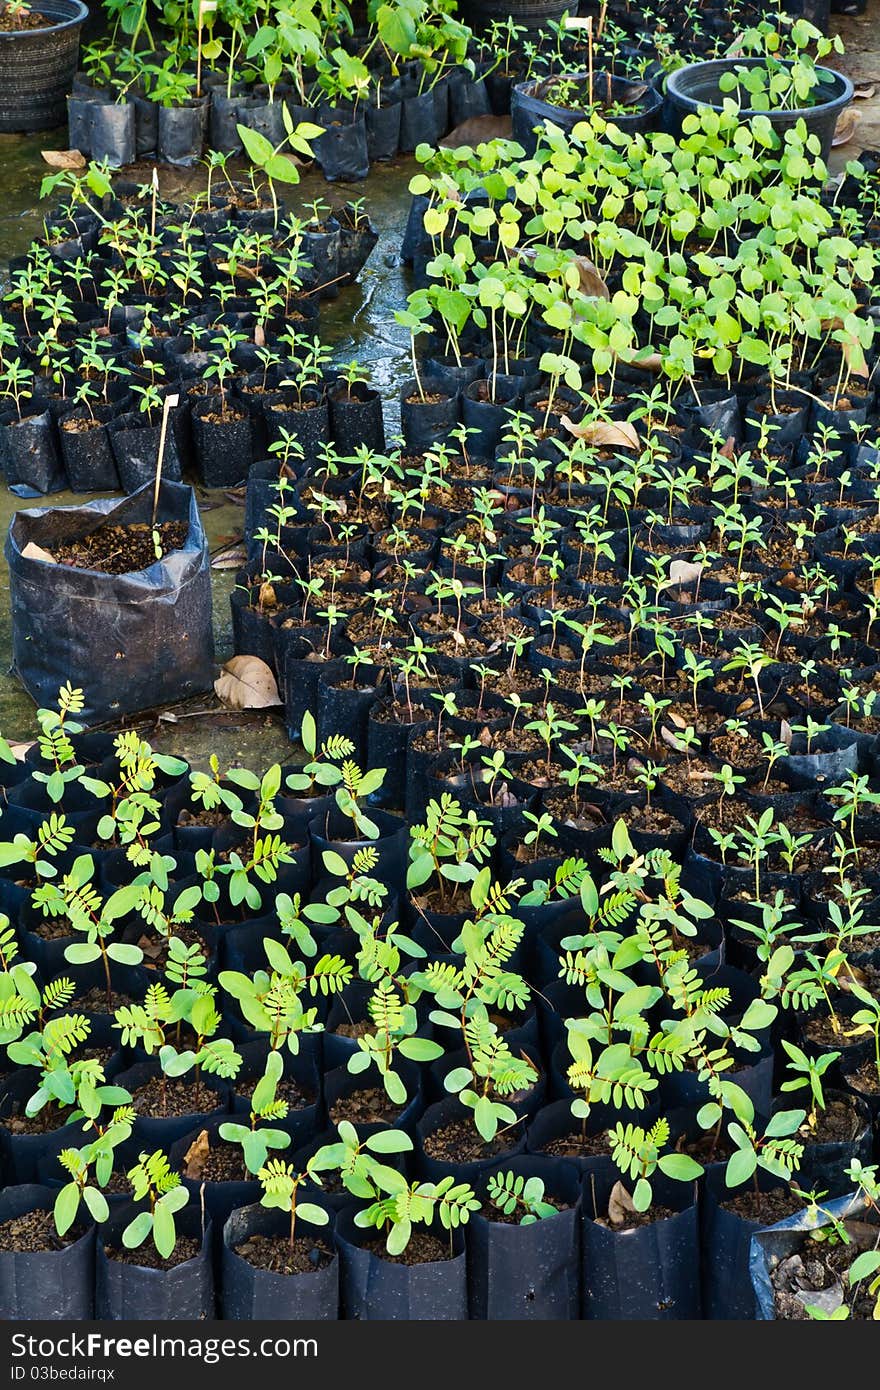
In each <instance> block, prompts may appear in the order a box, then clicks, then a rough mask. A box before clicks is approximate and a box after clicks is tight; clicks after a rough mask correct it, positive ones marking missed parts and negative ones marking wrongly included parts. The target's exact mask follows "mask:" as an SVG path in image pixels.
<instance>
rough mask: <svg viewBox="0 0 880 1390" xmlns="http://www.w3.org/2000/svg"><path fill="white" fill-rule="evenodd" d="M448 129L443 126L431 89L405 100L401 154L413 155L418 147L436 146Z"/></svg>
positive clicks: (406, 97)
mask: <svg viewBox="0 0 880 1390" xmlns="http://www.w3.org/2000/svg"><path fill="white" fill-rule="evenodd" d="M445 134H446V127H445V126H441V121H440V119H439V114H438V111H437V107H436V104H435V101H434V93H433V91H431V90H430V89H429V90H428V91H426V92H422V93H421V94H418V93H416V94H415V95H413V96H405V97H404V98H403V103H402V110H401V116H400V153H401V154H412V152H413V150H414V149H415V148H416V146H417V145H423V144H427V145H431V146H432V147H434V146H436V145H437V144H438V142H439V141H440V139H441V138H442V136H444V135H445Z"/></svg>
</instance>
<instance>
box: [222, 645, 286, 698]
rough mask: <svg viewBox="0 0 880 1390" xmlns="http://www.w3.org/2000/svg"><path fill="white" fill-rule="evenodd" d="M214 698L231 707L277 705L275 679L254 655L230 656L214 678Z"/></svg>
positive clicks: (276, 684)
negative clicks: (230, 658)
mask: <svg viewBox="0 0 880 1390" xmlns="http://www.w3.org/2000/svg"><path fill="white" fill-rule="evenodd" d="M214 691H215V693H216V695H217V698H218V699H220V700H222V701H223V703H224V704H225V705H230V706H231V707H232V708H233V709H269V708H270V707H271V706H272V705H280V704H281V698H280V696H279V694H278V682H277V681H276V680H275V677H274V676H273V674H272V672H271V670H270V669H269V667H268V666H267V665H266V663H265V661H261V660H260V658H259V657H258V656H234V657H233V658H232V660H231V661H227V663H226V665H225V666H224V667H223V669H222V671H221V672H220V675H219V676H218V677H217V679H216V680H215V682H214Z"/></svg>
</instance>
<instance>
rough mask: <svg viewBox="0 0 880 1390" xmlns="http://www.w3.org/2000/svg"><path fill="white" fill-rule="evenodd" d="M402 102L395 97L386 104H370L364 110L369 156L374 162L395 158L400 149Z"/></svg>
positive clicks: (386, 101)
mask: <svg viewBox="0 0 880 1390" xmlns="http://www.w3.org/2000/svg"><path fill="white" fill-rule="evenodd" d="M402 113H403V107H402V105H401V103H400V102H399V101H398V100H397V99H396V98H395V99H392V100H390V101H389V100H387V99H386V100H385V102H384V104H383V105H381V106H379V105H372V104H371V105H369V106H367V108H366V109H365V111H364V121H365V123H366V127H367V156H368V158H369V160H370V163H371V164H372V163H373V162H374V161H375V162H377V163H381V162H383V161H385V160H388V159H393V158H394V156H395V155H396V154H397V151H398V150H399V149H400V121H401V116H402Z"/></svg>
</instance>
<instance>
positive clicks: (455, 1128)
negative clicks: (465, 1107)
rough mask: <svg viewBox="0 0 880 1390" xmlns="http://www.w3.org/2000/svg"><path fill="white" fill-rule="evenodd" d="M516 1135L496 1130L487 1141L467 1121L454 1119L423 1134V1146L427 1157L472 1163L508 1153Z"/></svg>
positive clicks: (509, 1131)
mask: <svg viewBox="0 0 880 1390" xmlns="http://www.w3.org/2000/svg"><path fill="white" fill-rule="evenodd" d="M518 1138H519V1132H518V1131H516V1132H515V1133H514V1132H512V1131H511V1130H509V1129H505V1130H499V1132H498V1133H497V1134H496V1135H495V1138H494V1139H492V1140H491V1141H490V1142H489V1143H488V1144H487V1143H486V1142H485V1140H483V1139H481V1138H480V1136H479V1134H478V1133H477V1131H476V1130H475V1129H474V1127H473V1125H472V1124H470V1123H469V1122H468V1121H467V1120H453V1121H452V1122H451V1124H448V1125H443V1127H442V1128H441V1129H435V1130H432V1131H431V1133H430V1134H426V1135H425V1137H424V1139H423V1141H422V1148H423V1149H424V1151H425V1153H426V1154H427V1156H428V1158H438V1159H441V1160H442V1161H443V1162H445V1163H471V1162H474V1161H476V1160H478V1159H481V1158H499V1157H501V1156H502V1155H503V1154H506V1153H510V1150H511V1148H512V1147H513V1145H514V1144H515V1143H516V1141H517V1139H518Z"/></svg>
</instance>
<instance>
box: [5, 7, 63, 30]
mask: <svg viewBox="0 0 880 1390" xmlns="http://www.w3.org/2000/svg"><path fill="white" fill-rule="evenodd" d="M57 23H58V21H57V20H53V19H47V18H46V16H45V15H42V14H38V13H37V11H36V10H22V11H21V12H20V13H19V14H15V13H13V12H12V11H11V10H8V9H6V8H5V7H4V8H3V9H2V10H0V34H18V33H20V32H21V30H22V29H48V28H50V27H51V26H52V25H53V24H57Z"/></svg>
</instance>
